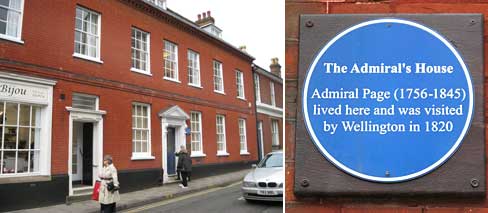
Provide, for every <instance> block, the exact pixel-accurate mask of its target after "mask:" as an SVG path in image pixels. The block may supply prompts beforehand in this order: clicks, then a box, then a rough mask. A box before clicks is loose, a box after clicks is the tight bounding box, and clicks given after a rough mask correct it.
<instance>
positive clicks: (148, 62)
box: [130, 27, 152, 76]
mask: <svg viewBox="0 0 488 213" xmlns="http://www.w3.org/2000/svg"><path fill="white" fill-rule="evenodd" d="M132 31H135V33H137V32H140V33H142V34H143V35H146V44H147V47H146V54H147V56H146V67H145V69H139V68H135V67H133V64H132V61H133V60H134V58H133V57H132V50H133V49H135V48H134V47H132V40H133V39H136V38H134V37H132ZM130 35H131V56H130V57H131V68H130V70H131V71H133V72H137V73H141V74H145V75H150V76H152V74H151V33H149V32H146V31H143V30H141V29H139V28H137V27H131V32H130ZM136 37H137V36H136ZM135 42H137V40H136V41H135ZM140 42H142V41H140ZM137 50H139V51H144V50H143V49H137ZM136 60H140V59H136Z"/></svg>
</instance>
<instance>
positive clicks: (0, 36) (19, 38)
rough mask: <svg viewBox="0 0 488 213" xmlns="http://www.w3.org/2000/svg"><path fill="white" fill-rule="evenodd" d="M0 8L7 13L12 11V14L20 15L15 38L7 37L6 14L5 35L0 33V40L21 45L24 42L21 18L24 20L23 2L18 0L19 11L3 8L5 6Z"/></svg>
mask: <svg viewBox="0 0 488 213" xmlns="http://www.w3.org/2000/svg"><path fill="white" fill-rule="evenodd" d="M9 3H10V1H9ZM0 7H1V8H5V9H7V10H8V11H11V10H12V11H14V12H17V13H20V15H19V23H18V25H17V37H15V36H10V35H7V30H8V14H7V24H6V26H5V34H2V33H0V39H5V40H9V41H13V42H17V43H20V44H23V43H24V41H22V22H23V18H24V0H20V10H16V9H12V8H10V7H5V6H0ZM7 13H8V12H7Z"/></svg>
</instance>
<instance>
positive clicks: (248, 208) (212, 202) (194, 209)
mask: <svg viewBox="0 0 488 213" xmlns="http://www.w3.org/2000/svg"><path fill="white" fill-rule="evenodd" d="M240 187H241V184H240V183H236V184H232V185H230V186H226V187H219V188H214V189H209V190H206V191H202V192H197V193H192V194H189V195H184V196H181V197H177V198H174V199H170V200H165V201H161V202H157V203H152V204H148V205H146V206H141V207H138V208H134V209H130V210H126V211H123V212H125V213H136V212H137V213H139V212H144V213H146V212H169V213H171V212H174V213H186V212H188V213H198V212H212V213H219V212H231V213H234V212H235V213H247V212H253V213H254V212H262V213H275V212H276V213H278V212H279V213H281V212H283V210H282V209H283V207H282V205H283V204H282V203H281V202H247V201H246V200H244V198H243V197H242V193H241V189H240Z"/></svg>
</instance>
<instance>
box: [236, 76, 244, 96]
mask: <svg viewBox="0 0 488 213" xmlns="http://www.w3.org/2000/svg"><path fill="white" fill-rule="evenodd" d="M236 86H237V98H239V99H242V100H246V94H245V92H244V73H243V72H242V71H239V70H236Z"/></svg>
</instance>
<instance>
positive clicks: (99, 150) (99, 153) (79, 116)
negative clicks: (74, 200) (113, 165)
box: [66, 107, 107, 196]
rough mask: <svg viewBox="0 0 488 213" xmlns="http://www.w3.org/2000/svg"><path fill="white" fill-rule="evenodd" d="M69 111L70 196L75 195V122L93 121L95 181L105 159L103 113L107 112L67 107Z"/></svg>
mask: <svg viewBox="0 0 488 213" xmlns="http://www.w3.org/2000/svg"><path fill="white" fill-rule="evenodd" d="M66 110H68V111H69V137H68V138H69V142H68V179H69V196H72V195H73V183H72V152H73V150H72V149H73V122H75V121H77V122H88V123H93V172H92V174H93V177H92V180H93V183H92V185H93V184H94V183H95V181H96V179H97V177H98V173H99V172H101V169H102V159H103V115H105V114H106V113H107V112H105V111H102V110H83V109H74V108H72V107H66Z"/></svg>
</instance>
